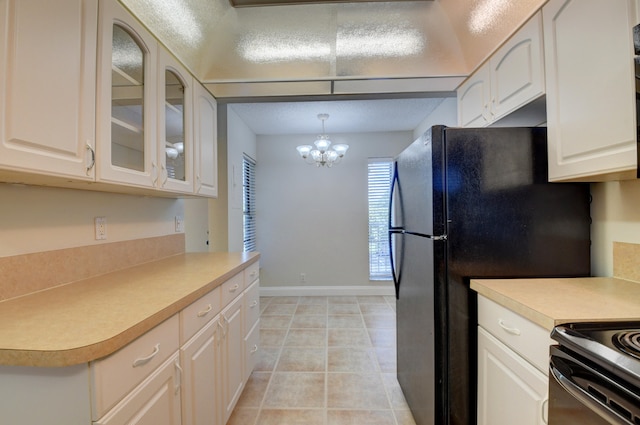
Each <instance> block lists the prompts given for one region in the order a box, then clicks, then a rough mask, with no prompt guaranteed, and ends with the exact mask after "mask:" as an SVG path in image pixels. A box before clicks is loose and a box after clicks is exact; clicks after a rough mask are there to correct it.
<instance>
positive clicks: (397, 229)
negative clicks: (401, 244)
mask: <svg viewBox="0 0 640 425" xmlns="http://www.w3.org/2000/svg"><path fill="white" fill-rule="evenodd" d="M397 182H398V164H397V163H394V167H393V179H392V180H391V191H390V197H389V262H390V263H391V276H392V277H393V286H394V287H395V290H396V299H399V298H400V274H399V273H396V264H395V261H394V257H395V256H394V250H393V235H401V234H403V233H404V229H403V228H402V226H394V225H393V218H394V217H393V198H394V195H395V191H396V184H397ZM400 203H401V204H402V199H401V200H400ZM401 207H402V205H401Z"/></svg>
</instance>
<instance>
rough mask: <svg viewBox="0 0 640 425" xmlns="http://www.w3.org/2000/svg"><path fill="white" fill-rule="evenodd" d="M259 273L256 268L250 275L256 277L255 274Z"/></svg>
mask: <svg viewBox="0 0 640 425" xmlns="http://www.w3.org/2000/svg"><path fill="white" fill-rule="evenodd" d="M257 274H258V273H257V272H256V271H255V270H254V271H252V272H251V273H250V274H249V276H251V277H254V276H255V275H257Z"/></svg>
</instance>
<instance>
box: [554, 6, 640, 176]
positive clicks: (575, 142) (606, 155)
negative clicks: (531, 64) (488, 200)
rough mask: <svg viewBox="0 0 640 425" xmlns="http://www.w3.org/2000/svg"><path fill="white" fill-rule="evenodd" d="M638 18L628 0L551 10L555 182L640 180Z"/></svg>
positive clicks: (559, 7) (560, 7)
mask: <svg viewBox="0 0 640 425" xmlns="http://www.w3.org/2000/svg"><path fill="white" fill-rule="evenodd" d="M634 19H635V6H634V3H633V2H632V1H626V0H625V1H615V2H609V1H606V0H552V1H549V3H547V4H546V5H545V7H544V8H543V21H544V45H545V67H546V75H547V125H548V140H549V179H550V180H584V181H602V180H608V179H612V178H635V176H636V168H637V143H636V123H635V122H636V117H635V82H634V65H633V45H632V35H631V28H632V26H633V20H634ZM596 29H597V30H596Z"/></svg>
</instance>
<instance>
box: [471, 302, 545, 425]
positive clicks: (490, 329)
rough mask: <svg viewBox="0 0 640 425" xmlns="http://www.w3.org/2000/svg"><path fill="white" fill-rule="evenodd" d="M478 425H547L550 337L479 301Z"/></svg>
mask: <svg viewBox="0 0 640 425" xmlns="http://www.w3.org/2000/svg"><path fill="white" fill-rule="evenodd" d="M478 324H479V326H478V400H477V401H478V425H513V424H519V425H541V424H546V423H547V402H548V386H549V379H548V352H549V346H550V344H551V339H550V337H549V332H547V331H546V330H544V329H543V328H541V327H539V326H538V325H536V324H534V323H532V322H530V321H529V320H527V319H525V318H523V317H522V316H519V315H517V314H516V313H514V312H512V311H510V310H508V309H506V308H504V307H502V306H500V305H498V304H496V303H494V302H493V301H490V300H488V299H486V298H484V297H482V296H479V297H478Z"/></svg>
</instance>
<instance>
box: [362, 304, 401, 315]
mask: <svg viewBox="0 0 640 425" xmlns="http://www.w3.org/2000/svg"><path fill="white" fill-rule="evenodd" d="M360 311H361V312H362V314H395V312H394V311H393V309H392V308H391V307H389V305H388V304H387V303H384V304H362V303H361V304H360Z"/></svg>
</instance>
